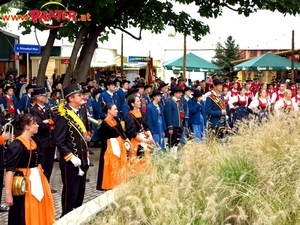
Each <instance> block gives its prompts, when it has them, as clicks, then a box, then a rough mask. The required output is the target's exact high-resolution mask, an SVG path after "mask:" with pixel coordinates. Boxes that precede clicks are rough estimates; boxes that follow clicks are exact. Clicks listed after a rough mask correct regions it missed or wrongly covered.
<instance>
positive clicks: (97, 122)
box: [88, 116, 102, 129]
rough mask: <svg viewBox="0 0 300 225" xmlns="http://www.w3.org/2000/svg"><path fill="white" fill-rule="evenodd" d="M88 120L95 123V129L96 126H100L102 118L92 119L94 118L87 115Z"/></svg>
mask: <svg viewBox="0 0 300 225" xmlns="http://www.w3.org/2000/svg"><path fill="white" fill-rule="evenodd" d="M88 121H89V122H90V123H92V124H94V125H96V127H97V129H98V128H99V127H100V126H101V124H102V120H101V119H99V120H96V119H94V118H92V117H90V116H89V117H88Z"/></svg>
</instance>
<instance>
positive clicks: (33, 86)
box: [25, 83, 36, 91]
mask: <svg viewBox="0 0 300 225" xmlns="http://www.w3.org/2000/svg"><path fill="white" fill-rule="evenodd" d="M30 88H36V86H35V85H33V84H31V83H29V84H28V85H27V86H26V87H25V90H26V91H28V90H29V89H30Z"/></svg>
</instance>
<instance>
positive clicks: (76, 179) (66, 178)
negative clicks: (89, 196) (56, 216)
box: [59, 158, 88, 216]
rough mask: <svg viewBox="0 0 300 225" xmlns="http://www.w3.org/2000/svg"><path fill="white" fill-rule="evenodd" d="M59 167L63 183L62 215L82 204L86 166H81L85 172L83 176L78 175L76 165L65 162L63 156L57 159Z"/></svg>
mask: <svg viewBox="0 0 300 225" xmlns="http://www.w3.org/2000/svg"><path fill="white" fill-rule="evenodd" d="M59 167H60V170H61V179H62V183H63V190H62V194H61V203H62V215H61V216H64V215H65V214H67V213H68V212H70V211H72V210H73V209H75V208H77V207H79V206H81V205H82V202H83V199H84V193H85V184H86V171H87V170H88V166H86V167H81V168H82V170H83V171H84V172H85V173H84V175H83V176H78V175H77V174H78V167H75V166H74V165H73V164H72V162H70V161H69V162H66V161H65V160H64V159H63V158H60V159H59Z"/></svg>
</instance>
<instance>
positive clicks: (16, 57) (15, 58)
mask: <svg viewBox="0 0 300 225" xmlns="http://www.w3.org/2000/svg"><path fill="white" fill-rule="evenodd" d="M10 59H12V60H22V59H23V57H22V55H11V56H10Z"/></svg>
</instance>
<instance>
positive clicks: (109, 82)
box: [105, 79, 116, 87]
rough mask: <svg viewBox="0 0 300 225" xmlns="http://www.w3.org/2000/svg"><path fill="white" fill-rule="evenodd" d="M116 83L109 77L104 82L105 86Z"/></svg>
mask: <svg viewBox="0 0 300 225" xmlns="http://www.w3.org/2000/svg"><path fill="white" fill-rule="evenodd" d="M112 84H113V85H116V84H115V82H114V81H113V80H111V79H108V80H107V81H106V82H105V87H107V86H109V85H112Z"/></svg>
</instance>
